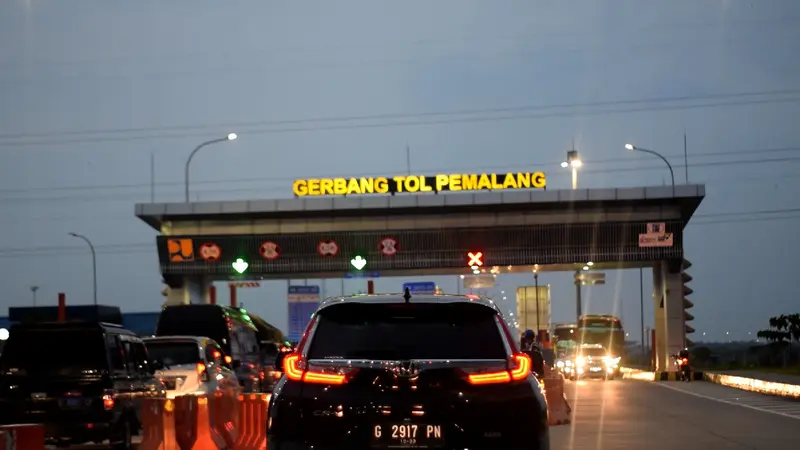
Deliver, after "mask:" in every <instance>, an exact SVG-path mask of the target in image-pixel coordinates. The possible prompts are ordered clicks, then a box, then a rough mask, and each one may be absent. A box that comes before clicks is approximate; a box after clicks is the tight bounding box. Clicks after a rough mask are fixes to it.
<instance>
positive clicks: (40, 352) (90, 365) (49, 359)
mask: <svg viewBox="0 0 800 450" xmlns="http://www.w3.org/2000/svg"><path fill="white" fill-rule="evenodd" d="M0 365H1V366H2V373H9V372H11V373H15V374H17V375H27V376H38V375H47V376H79V375H81V374H82V373H83V372H84V371H86V370H106V369H107V367H108V358H107V355H106V350H105V344H104V340H103V334H102V332H101V331H100V330H99V329H88V330H87V329H83V330H80V329H78V330H65V329H60V330H25V329H20V330H15V332H14V333H13V334H12V335H11V338H10V339H9V340H8V341H7V344H6V346H5V348H4V349H3V355H2V357H1V358H0Z"/></svg>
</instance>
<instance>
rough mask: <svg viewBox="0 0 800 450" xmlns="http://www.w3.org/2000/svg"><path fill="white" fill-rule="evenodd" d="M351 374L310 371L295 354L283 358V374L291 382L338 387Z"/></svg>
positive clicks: (345, 381)
mask: <svg viewBox="0 0 800 450" xmlns="http://www.w3.org/2000/svg"><path fill="white" fill-rule="evenodd" d="M353 372H354V371H353V370H350V371H348V372H347V373H342V372H341V371H340V370H339V371H337V372H323V371H317V370H312V369H311V368H309V367H307V365H306V363H305V361H303V359H302V358H301V357H300V355H299V354H297V353H291V354H288V355H286V357H285V358H283V373H284V374H286V378H288V379H290V380H292V381H300V382H304V383H316V384H336V385H340V384H345V383H347V379H348V376H349V375H352V374H353Z"/></svg>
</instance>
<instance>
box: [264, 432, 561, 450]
mask: <svg viewBox="0 0 800 450" xmlns="http://www.w3.org/2000/svg"><path fill="white" fill-rule="evenodd" d="M267 448H268V449H270V450H311V449H313V450H361V449H364V450H380V449H381V447H373V446H371V445H369V444H364V445H357V446H354V445H351V444H344V445H340V446H332V447H327V446H319V445H309V444H308V443H306V442H303V441H285V440H281V439H279V438H275V437H271V438H270V437H268V438H267ZM383 448H387V449H388V448H389V447H383ZM465 448H469V449H470V450H473V449H475V450H490V449H491V450H550V433H549V431H548V430H547V429H545V430H541V431H539V432H538V433H537V435H536V436H526V437H525V439H523V440H522V441H521V442H515V443H513V444H510V445H509V444H508V443H502V442H496V441H495V440H491V439H486V440H483V441H475V440H471V441H469V442H468V443H467V442H463V443H455V445H452V444H450V445H447V446H445V447H437V448H436V450H463V449H465Z"/></svg>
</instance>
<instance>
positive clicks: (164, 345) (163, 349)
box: [145, 341, 202, 368]
mask: <svg viewBox="0 0 800 450" xmlns="http://www.w3.org/2000/svg"><path fill="white" fill-rule="evenodd" d="M145 345H146V346H147V353H148V355H150V359H152V360H153V361H161V362H163V363H164V366H165V368H169V367H171V366H179V365H182V364H196V363H198V362H201V361H202V359H201V358H200V347H198V345H197V344H195V343H194V342H158V341H146V342H145Z"/></svg>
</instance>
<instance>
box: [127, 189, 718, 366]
mask: <svg viewBox="0 0 800 450" xmlns="http://www.w3.org/2000/svg"><path fill="white" fill-rule="evenodd" d="M704 197H705V186H704V185H677V186H674V187H673V186H669V187H665V186H658V187H641V188H617V189H613V188H612V189H576V190H510V191H506V190H503V191H478V192H458V193H456V192H450V193H444V192H439V193H436V192H428V193H417V194H408V193H402V194H400V193H396V194H395V195H390V194H387V195H378V196H369V195H365V196H331V197H300V198H289V199H274V200H250V201H219V202H196V203H144V204H137V205H136V207H135V208H136V209H135V211H136V216H137V217H139V218H140V219H141V220H143V221H144V222H145V223H147V224H148V225H150V226H151V227H152V228H154V229H155V230H157V231H158V232H159V233H160V235H159V236H157V238H156V245H157V250H158V256H159V261H160V267H161V272H162V275H163V277H164V280H165V281H166V282H167V284H169V286H170V288H171V289H170V292H169V296H170V298H171V299H172V300H173V301H178V302H185V303H204V302H207V301H208V296H209V289H208V287H209V286H210V285H211V283H212V282H213V281H219V280H226V281H232V280H258V279H302V278H342V277H345V276H347V275H348V273H350V274H351V275H352V273H353V272H358V273H359V274H361V275H362V276H366V277H368V276H369V274H375V276H378V275H379V276H381V277H386V276H399V277H406V276H415V275H457V274H464V275H467V274H472V273H473V266H476V261H475V260H473V257H474V256H475V255H477V254H478V253H480V258H479V261H477V262H479V264H477V265H478V266H479V268H478V270H479V271H481V272H491V273H495V274H503V273H520V272H528V273H530V272H531V271H532V268H533V265H534V264H538V265H539V266H538V268H539V270H540V271H541V270H570V271H574V270H576V268H580V267H582V266H584V265H585V264H586V263H587V262H589V261H591V262H592V263H593V265H592V269H593V270H603V269H623V268H641V267H651V268H652V270H653V280H654V290H653V302H654V306H655V311H656V314H655V315H656V317H655V325H656V326H655V329H656V344H655V353H656V358H655V359H656V366H657V367H656V368H657V370H669V367H670V364H669V362H670V361H669V355H672V354H676V353H677V352H678V351H679V350H680V349H682V348H684V346H685V343H686V331H685V330H686V323H685V322H686V316H685V314H686V313H685V312H684V286H683V283H684V276H683V269H684V248H683V230H684V228H685V227H686V225H687V224H688V222H689V220H690V219H691V217H692V215H693V213H694V212H695V210H696V209H697V208H698V207H699V205H700V203H701V202H702V200H703V198H704ZM240 269H241V270H240Z"/></svg>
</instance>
